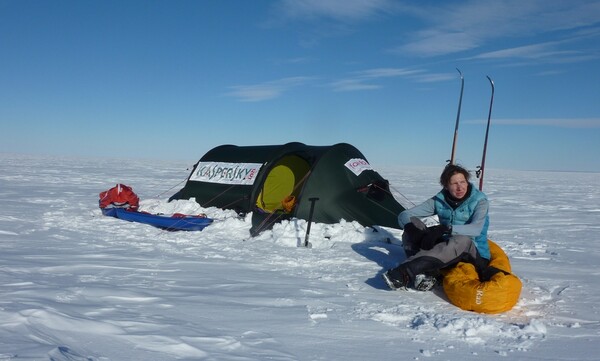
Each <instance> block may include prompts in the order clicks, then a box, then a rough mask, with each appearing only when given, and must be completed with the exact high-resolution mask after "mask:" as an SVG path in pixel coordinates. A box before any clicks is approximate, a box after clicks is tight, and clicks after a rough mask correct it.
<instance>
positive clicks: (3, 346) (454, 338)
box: [0, 154, 600, 361]
mask: <svg viewBox="0 0 600 361" xmlns="http://www.w3.org/2000/svg"><path fill="white" fill-rule="evenodd" d="M191 163H192V162H190V164H185V163H179V162H160V161H158V162H157V161H145V160H118V159H115V160H107V159H76V158H51V157H41V156H24V155H11V154H0V203H1V204H2V207H1V208H0V360H57V361H62V360H94V361H96V360H98V361H100V360H231V361H241V360H281V361H283V360H345V361H353V360H357V361H358V360H361V361H362V360H458V359H461V360H482V359H483V360H508V359H510V360H598V359H599V356H598V355H600V314H599V309H600V271H598V265H600V239H599V238H600V236H599V234H600V175H599V174H597V173H596V174H594V173H567V172H532V171H501V170H489V171H488V172H487V174H486V184H485V186H484V191H485V192H486V193H487V195H488V197H489V199H490V216H491V226H490V233H489V235H490V238H491V239H493V240H494V241H495V242H496V243H498V244H499V245H500V246H501V247H502V248H503V249H504V250H505V252H506V253H507V254H508V256H509V257H510V260H511V263H512V266H513V272H514V273H515V274H516V275H517V276H519V278H520V279H521V280H522V282H523V291H522V294H521V298H520V301H519V302H518V304H517V305H516V306H515V307H514V309H513V310H511V311H509V312H506V313H503V314H498V315H485V314H477V313H473V312H467V311H463V310H460V309H458V308H456V307H455V306H453V305H452V304H450V303H449V302H448V301H447V299H446V298H445V296H444V293H443V290H441V289H439V288H438V289H436V290H434V291H433V292H416V291H390V290H388V289H387V288H386V286H385V285H384V283H383V281H382V279H381V273H382V272H384V271H385V270H387V269H388V268H391V267H393V266H395V265H396V264H398V263H399V262H400V261H402V260H403V259H404V258H405V255H404V252H403V251H402V248H401V247H400V246H399V245H398V244H399V243H400V239H401V234H402V231H400V230H395V229H383V228H379V229H378V231H374V230H373V229H371V228H364V227H362V226H360V225H358V224H356V223H352V222H345V221H341V222H340V223H338V224H334V225H325V224H313V225H312V228H311V233H310V242H311V244H312V248H305V247H303V246H302V245H303V242H304V238H305V232H306V228H307V223H306V222H305V221H303V220H294V221H291V222H284V223H282V224H280V225H276V226H275V227H274V228H273V230H272V231H267V232H264V233H262V234H261V235H259V236H257V237H255V238H251V237H250V234H249V229H250V216H249V215H246V216H240V215H238V214H236V213H234V212H232V211H224V210H220V209H215V208H206V209H205V208H201V207H200V206H199V205H198V204H197V203H195V202H194V201H188V200H186V201H176V202H171V203H169V202H167V199H168V198H169V196H171V195H172V194H173V193H175V192H176V191H177V190H179V189H180V188H181V187H182V186H183V182H184V181H185V179H186V177H187V175H188V173H189V171H190V169H191V168H190V166H191ZM376 168H377V167H376ZM378 171H379V172H380V173H381V174H382V175H383V176H384V177H385V178H387V179H388V180H390V183H391V185H392V189H393V190H394V194H395V196H396V198H397V199H398V200H399V201H400V202H401V203H403V204H405V205H409V204H411V203H419V202H421V201H424V200H425V199H426V198H427V197H430V196H432V195H433V194H434V193H436V192H437V191H438V190H439V185H438V184H437V178H438V175H439V172H440V171H441V168H440V169H435V168H407V169H405V168H400V167H396V168H391V167H388V168H380V169H378ZM117 183H125V184H128V185H130V186H132V187H133V188H134V190H135V191H136V193H137V194H138V195H139V196H140V198H141V200H142V201H141V207H142V209H143V210H146V211H149V212H153V213H164V214H170V213H175V212H179V213H187V214H198V213H206V214H207V215H208V216H209V217H212V218H214V219H215V222H214V223H213V224H212V225H210V226H209V227H207V228H205V229H204V230H203V231H201V232H167V231H163V230H160V229H157V228H154V227H152V226H148V225H144V224H136V223H130V222H126V221H122V220H119V219H116V218H112V217H105V216H102V214H101V212H100V210H99V209H98V193H100V192H101V191H104V190H106V189H108V188H110V187H112V186H114V185H115V184H117Z"/></svg>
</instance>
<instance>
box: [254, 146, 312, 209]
mask: <svg viewBox="0 0 600 361" xmlns="http://www.w3.org/2000/svg"><path fill="white" fill-rule="evenodd" d="M309 171H310V165H309V164H308V162H307V161H306V160H304V159H302V158H301V157H299V156H297V155H287V156H285V157H283V158H281V159H280V160H279V161H278V162H277V163H276V164H275V165H274V166H273V167H272V168H271V169H270V170H269V173H268V174H267V176H266V177H265V181H264V182H263V184H262V187H261V189H260V193H259V194H258V197H257V198H256V206H257V207H258V208H260V209H262V210H263V211H265V212H269V213H272V212H275V211H278V210H283V209H284V207H283V204H282V202H283V201H284V200H285V199H286V198H287V197H288V196H294V197H296V200H297V199H298V195H299V193H300V190H301V188H302V187H301V184H300V183H301V182H303V181H305V180H306V175H307V173H308V172H309Z"/></svg>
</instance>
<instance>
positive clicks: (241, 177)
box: [190, 162, 262, 185]
mask: <svg viewBox="0 0 600 361" xmlns="http://www.w3.org/2000/svg"><path fill="white" fill-rule="evenodd" d="M260 167H262V163H225V162H199V163H198V165H197V166H196V168H195V169H194V171H193V172H192V175H191V176H190V180H191V181H197V182H208V183H220V184H242V185H251V184H254V181H255V180H256V176H257V175H258V171H259V170H260Z"/></svg>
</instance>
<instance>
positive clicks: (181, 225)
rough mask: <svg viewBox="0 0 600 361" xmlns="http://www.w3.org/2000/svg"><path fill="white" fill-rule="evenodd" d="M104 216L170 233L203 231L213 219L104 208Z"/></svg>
mask: <svg viewBox="0 0 600 361" xmlns="http://www.w3.org/2000/svg"><path fill="white" fill-rule="evenodd" d="M102 214H104V215H105V216H109V217H115V218H119V219H122V220H125V221H130V222H138V223H144V224H149V225H151V226H154V227H158V228H162V229H166V230H168V231H201V230H203V229H204V227H206V226H208V225H210V224H211V223H212V222H213V220H212V218H205V217H194V216H186V217H168V216H163V215H158V214H150V213H143V212H138V211H128V210H127V209H126V208H103V209H102Z"/></svg>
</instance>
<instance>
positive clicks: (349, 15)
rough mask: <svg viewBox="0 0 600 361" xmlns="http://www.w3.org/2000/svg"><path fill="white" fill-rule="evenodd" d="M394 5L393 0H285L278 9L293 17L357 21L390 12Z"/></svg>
mask: <svg viewBox="0 0 600 361" xmlns="http://www.w3.org/2000/svg"><path fill="white" fill-rule="evenodd" d="M393 7H394V2H393V1H391V0H283V1H281V2H280V3H279V5H278V10H279V13H280V14H283V16H284V17H286V18H291V19H319V18H326V19H334V20H338V21H357V20H363V19H365V18H369V17H372V16H373V15H376V14H378V13H383V12H388V11H389V10H390V9H391V8H393Z"/></svg>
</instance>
